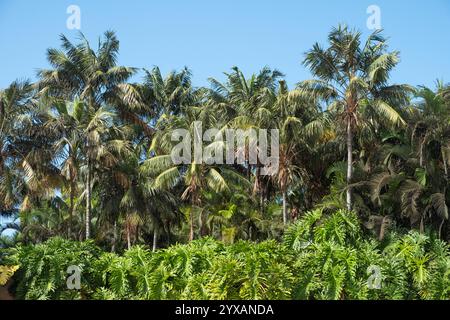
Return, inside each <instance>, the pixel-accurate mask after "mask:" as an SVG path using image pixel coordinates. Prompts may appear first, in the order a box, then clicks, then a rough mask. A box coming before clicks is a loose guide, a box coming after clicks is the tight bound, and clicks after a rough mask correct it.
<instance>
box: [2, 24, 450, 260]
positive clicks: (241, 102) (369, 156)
mask: <svg viewBox="0 0 450 320" xmlns="http://www.w3.org/2000/svg"><path fill="white" fill-rule="evenodd" d="M118 51H119V41H118V39H117V38H116V36H115V34H114V33H113V32H106V33H105V34H104V36H103V37H102V38H101V39H100V41H99V45H98V47H97V48H95V49H93V48H91V46H90V44H89V42H88V41H87V40H86V39H85V38H84V37H83V36H81V38H80V41H79V42H78V43H77V44H73V43H72V42H70V41H69V40H68V39H67V38H66V37H65V36H61V49H49V50H48V52H47V58H48V61H49V63H50V65H51V69H49V70H41V71H39V73H38V81H36V82H35V83H30V82H27V81H25V82H19V81H17V82H14V83H13V84H11V86H10V87H8V88H6V89H5V90H1V91H0V211H1V212H2V214H7V213H8V212H13V211H14V210H16V209H19V211H20V216H21V228H22V237H23V241H32V242H36V241H37V242H40V241H43V240H45V239H47V238H50V237H52V236H56V235H59V236H64V237H67V238H69V239H78V240H84V239H89V238H95V239H96V241H97V242H98V243H99V244H102V245H104V246H107V247H109V248H111V250H113V251H114V250H116V249H117V248H118V247H125V246H127V247H131V246H132V245H133V244H138V243H152V244H153V248H154V249H156V248H157V247H158V246H160V245H169V244H171V243H174V242H176V241H187V240H193V239H194V238H196V237H202V236H207V235H211V236H214V237H216V238H220V239H222V240H223V241H229V242H233V241H234V240H235V239H249V240H259V239H266V238H279V237H280V235H281V232H282V230H283V228H284V225H286V224H288V223H289V222H290V221H291V220H295V219H297V218H298V217H299V216H301V215H302V214H303V213H304V212H306V211H308V210H310V209H312V208H314V207H317V206H320V207H323V208H338V209H339V208H346V209H347V210H354V211H355V212H356V213H357V214H358V216H359V217H360V220H361V221H362V222H363V223H364V224H365V225H366V226H367V229H369V230H372V231H374V232H376V234H377V236H378V237H381V238H382V236H383V234H384V232H385V225H388V227H391V228H394V227H395V228H418V229H420V231H422V232H425V230H432V231H436V232H438V233H439V236H440V237H442V238H447V239H450V223H449V222H448V204H449V203H450V191H449V190H448V188H447V186H448V185H449V181H448V166H449V165H450V90H449V87H448V86H445V85H444V84H443V83H438V85H437V88H436V90H432V89H429V88H425V87H420V88H414V87H412V86H409V85H404V84H401V85H397V84H391V83H389V75H390V72H391V71H392V70H393V69H394V67H395V66H396V65H397V64H398V62H399V53H398V52H395V51H394V52H390V51H389V50H388V46H387V42H386V39H385V38H384V37H383V36H382V35H381V33H380V32H375V33H373V34H372V35H371V36H369V38H368V39H367V40H366V41H363V39H362V36H361V34H360V33H359V32H357V31H355V30H352V29H349V28H348V27H346V26H338V27H337V28H334V29H333V30H332V31H331V32H330V34H329V36H328V45H327V47H322V46H321V45H319V44H315V45H314V46H313V48H312V49H311V50H310V51H308V52H307V53H306V56H305V60H304V65H305V66H306V67H307V68H308V69H309V70H310V71H311V73H312V75H313V79H311V80H306V81H301V82H299V83H298V84H297V86H296V87H295V88H293V89H289V88H288V86H287V84H286V82H285V81H284V80H283V74H282V73H281V72H279V71H277V70H271V69H269V68H263V69H262V70H261V71H260V72H259V73H257V74H254V75H251V76H250V77H246V76H245V75H244V74H243V73H242V71H241V70H240V69H239V68H237V67H233V68H232V69H231V72H229V73H225V76H226V78H225V81H223V82H220V81H218V80H216V79H209V82H210V87H208V88H206V87H194V86H193V84H192V81H191V77H192V76H191V73H190V71H189V70H188V69H183V70H181V71H180V72H171V73H170V74H169V75H167V76H166V77H163V76H162V75H161V72H160V70H159V69H158V68H157V67H155V68H153V69H152V70H144V71H145V77H144V81H142V82H141V83H132V82H130V79H132V77H133V76H135V75H136V74H137V73H138V71H139V70H138V69H136V68H131V67H124V66H120V65H118V64H117V57H118ZM196 121H201V122H202V125H203V127H205V128H213V127H214V128H220V129H221V130H225V129H227V128H233V129H250V128H252V129H278V130H279V132H280V150H279V168H278V170H277V171H276V172H274V173H273V174H272V175H270V176H263V175H261V174H260V170H261V168H262V164H261V163H260V162H259V161H258V163H256V164H250V162H249V161H245V163H242V164H235V165H216V164H212V165H211V164H206V163H195V162H193V163H191V164H188V165H185V164H182V165H175V164H173V162H172V161H171V157H170V152H171V149H172V148H173V146H174V142H173V141H171V135H172V132H173V130H175V129H186V130H188V131H189V132H193V130H195V128H194V122H196ZM214 143H215V142H212V143H210V144H209V145H205V147H208V146H209V147H211V145H212V144H214ZM214 147H217V143H216V144H215V145H214ZM240 151H241V152H244V153H245V150H240ZM247 160H248V159H247Z"/></svg>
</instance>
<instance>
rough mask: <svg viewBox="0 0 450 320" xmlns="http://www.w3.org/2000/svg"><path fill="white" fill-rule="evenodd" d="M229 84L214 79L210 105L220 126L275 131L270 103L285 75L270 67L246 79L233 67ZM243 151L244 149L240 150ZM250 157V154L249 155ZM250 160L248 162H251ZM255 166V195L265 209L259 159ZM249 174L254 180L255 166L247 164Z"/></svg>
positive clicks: (227, 74) (228, 76)
mask: <svg viewBox="0 0 450 320" xmlns="http://www.w3.org/2000/svg"><path fill="white" fill-rule="evenodd" d="M225 76H226V82H224V83H221V82H219V81H218V80H216V79H214V78H210V79H209V81H210V83H211V87H212V89H211V90H210V92H209V100H210V101H209V103H210V104H212V108H213V109H214V112H215V113H216V114H217V115H216V118H217V120H218V123H220V124H222V126H223V127H224V128H225V127H228V128H234V129H242V130H248V129H255V130H258V129H266V130H268V129H275V128H276V126H274V121H273V119H274V117H275V115H274V114H273V105H271V104H270V103H267V101H268V100H270V97H271V96H274V95H275V94H276V90H277V87H278V84H279V83H278V80H279V79H280V78H281V77H283V74H282V73H281V72H280V71H278V70H272V69H270V68H268V67H265V68H263V69H262V70H261V71H259V72H258V73H257V74H253V75H252V76H251V77H249V78H246V77H245V75H244V73H243V72H242V71H241V70H240V69H239V68H238V67H233V68H232V72H231V73H225ZM236 151H238V152H242V151H243V150H236ZM246 156H248V152H246ZM247 160H248V159H247ZM257 162H258V163H257V164H256V165H254V169H255V170H254V172H255V173H254V187H253V192H254V193H255V194H257V193H259V194H260V206H261V208H262V207H263V192H262V189H263V182H262V179H261V176H260V171H261V167H262V165H261V163H260V160H259V159H257ZM245 169H246V170H247V175H248V178H250V175H251V172H252V165H251V164H250V163H247V164H246V168H245Z"/></svg>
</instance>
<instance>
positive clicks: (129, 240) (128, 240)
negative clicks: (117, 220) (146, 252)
mask: <svg viewBox="0 0 450 320" xmlns="http://www.w3.org/2000/svg"><path fill="white" fill-rule="evenodd" d="M130 233H131V230H130V224H129V223H127V246H128V250H130V249H131V234H130Z"/></svg>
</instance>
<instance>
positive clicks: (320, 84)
mask: <svg viewBox="0 0 450 320" xmlns="http://www.w3.org/2000/svg"><path fill="white" fill-rule="evenodd" d="M328 42H329V46H328V48H326V49H324V48H322V47H321V46H320V45H319V44H318V43H316V44H315V45H314V46H313V48H312V49H311V50H309V51H308V52H307V53H306V57H305V60H304V64H305V66H307V67H308V68H309V70H310V71H311V73H312V74H313V76H315V79H313V80H306V81H303V82H301V83H299V85H298V87H299V89H300V90H302V91H303V92H304V93H306V94H309V95H310V96H311V97H313V98H315V99H318V100H320V101H323V102H325V104H326V105H327V106H328V110H329V111H331V112H335V113H336V114H337V117H338V120H342V126H343V129H344V128H345V129H344V130H345V133H346V146H347V177H346V178H347V192H346V194H347V195H346V205H347V209H348V210H351V208H352V188H351V187H350V185H351V183H352V178H353V143H354V133H355V130H356V129H357V128H358V127H360V126H362V125H368V126H370V125H371V124H372V123H373V122H375V121H376V120H378V121H388V122H389V123H392V124H395V125H400V124H403V123H404V121H403V119H402V118H401V116H400V115H399V113H398V111H397V110H396V108H397V107H398V105H401V104H404V103H406V102H407V94H408V93H409V92H411V91H413V89H412V88H411V87H409V86H407V85H389V84H388V80H389V74H390V72H391V71H392V69H393V68H394V67H395V66H396V65H397V63H398V62H399V54H398V52H396V51H394V52H388V51H387V43H386V40H385V39H384V38H383V37H382V36H381V34H380V32H379V31H376V32H374V33H372V34H371V35H370V36H369V37H368V39H367V41H366V42H365V44H364V45H363V46H361V33H360V32H357V31H352V30H350V29H349V28H348V27H347V26H338V27H337V28H334V29H333V30H332V31H331V32H330V34H329V35H328Z"/></svg>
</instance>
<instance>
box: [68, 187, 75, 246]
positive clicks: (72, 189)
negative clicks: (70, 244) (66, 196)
mask: <svg viewBox="0 0 450 320" xmlns="http://www.w3.org/2000/svg"><path fill="white" fill-rule="evenodd" d="M74 199H75V186H74V182H73V179H72V180H71V181H70V204H69V225H68V226H67V238H68V239H70V237H71V236H72V223H73V209H74Z"/></svg>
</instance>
